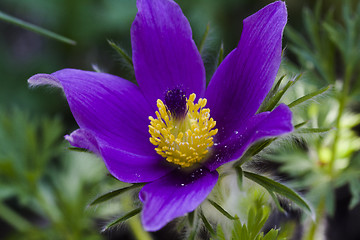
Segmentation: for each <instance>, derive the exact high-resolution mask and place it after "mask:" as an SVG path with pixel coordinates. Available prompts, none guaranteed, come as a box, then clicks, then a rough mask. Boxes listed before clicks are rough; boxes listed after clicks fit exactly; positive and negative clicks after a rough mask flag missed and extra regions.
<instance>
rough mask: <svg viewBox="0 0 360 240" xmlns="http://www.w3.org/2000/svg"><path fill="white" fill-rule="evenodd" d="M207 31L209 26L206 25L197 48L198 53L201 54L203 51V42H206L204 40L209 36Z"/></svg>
mask: <svg viewBox="0 0 360 240" xmlns="http://www.w3.org/2000/svg"><path fill="white" fill-rule="evenodd" d="M209 30H210V24H209V23H208V24H207V25H206V28H205V32H204V34H203V36H202V38H201V42H200V43H199V46H198V50H199V52H200V53H202V51H203V50H204V46H205V42H206V39H207V37H208V35H209Z"/></svg>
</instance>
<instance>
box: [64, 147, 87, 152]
mask: <svg viewBox="0 0 360 240" xmlns="http://www.w3.org/2000/svg"><path fill="white" fill-rule="evenodd" d="M68 149H69V150H70V151H75V152H89V150H87V149H85V148H78V147H68Z"/></svg>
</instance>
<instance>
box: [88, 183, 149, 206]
mask: <svg viewBox="0 0 360 240" xmlns="http://www.w3.org/2000/svg"><path fill="white" fill-rule="evenodd" d="M144 185H145V183H135V184H133V185H131V186H129V187H124V188H120V189H117V190H114V191H111V192H108V193H105V194H104V195H101V196H100V197H98V198H96V199H95V200H94V201H92V202H91V203H90V204H89V206H93V205H96V204H99V203H102V202H105V201H107V200H109V199H112V198H114V197H116V196H118V195H120V194H122V193H125V192H127V191H129V190H131V189H135V188H139V187H142V186H144Z"/></svg>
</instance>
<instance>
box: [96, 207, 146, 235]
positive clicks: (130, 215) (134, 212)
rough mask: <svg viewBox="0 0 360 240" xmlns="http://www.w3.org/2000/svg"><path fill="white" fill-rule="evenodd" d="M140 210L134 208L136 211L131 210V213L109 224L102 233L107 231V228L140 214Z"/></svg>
mask: <svg viewBox="0 0 360 240" xmlns="http://www.w3.org/2000/svg"><path fill="white" fill-rule="evenodd" d="M141 209H142V208H141V207H139V208H136V209H134V210H132V211H131V212H128V213H127V214H125V215H124V216H122V217H120V218H118V219H116V220H115V221H113V222H111V223H109V224H108V225H106V226H105V227H104V229H103V230H102V231H103V232H104V231H106V230H108V229H109V228H111V227H113V226H115V225H116V224H119V223H121V222H124V221H126V220H128V219H130V218H132V217H133V216H135V215H137V214H139V213H140V212H141Z"/></svg>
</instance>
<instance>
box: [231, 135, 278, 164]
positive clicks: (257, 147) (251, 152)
mask: <svg viewBox="0 0 360 240" xmlns="http://www.w3.org/2000/svg"><path fill="white" fill-rule="evenodd" d="M275 140H276V138H270V139H265V140H260V141H258V142H256V143H255V144H253V145H252V146H251V147H250V148H249V149H248V150H247V151H246V152H245V153H244V155H243V156H242V157H241V158H240V160H238V161H236V162H235V163H234V165H233V167H235V168H236V167H240V166H241V165H243V164H244V163H246V162H248V161H249V160H250V159H251V158H252V157H253V156H255V155H256V154H258V153H259V152H261V151H262V150H263V149H264V148H266V147H267V146H269V145H270V143H272V142H273V141H275Z"/></svg>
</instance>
